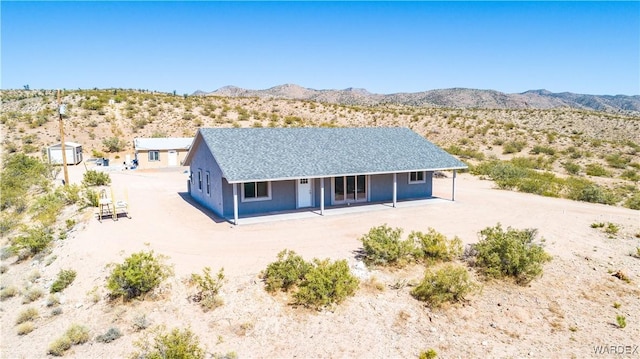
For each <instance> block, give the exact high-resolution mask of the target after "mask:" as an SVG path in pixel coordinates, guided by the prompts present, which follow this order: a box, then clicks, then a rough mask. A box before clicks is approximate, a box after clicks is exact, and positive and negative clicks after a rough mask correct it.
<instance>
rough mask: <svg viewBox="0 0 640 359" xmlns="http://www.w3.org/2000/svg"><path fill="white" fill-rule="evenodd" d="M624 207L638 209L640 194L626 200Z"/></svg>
mask: <svg viewBox="0 0 640 359" xmlns="http://www.w3.org/2000/svg"><path fill="white" fill-rule="evenodd" d="M624 206H625V207H627V208H631V209H640V192H637V193H634V194H633V195H632V196H631V197H629V198H627V200H626V201H625V202H624Z"/></svg>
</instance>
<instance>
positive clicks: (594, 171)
mask: <svg viewBox="0 0 640 359" xmlns="http://www.w3.org/2000/svg"><path fill="white" fill-rule="evenodd" d="M585 173H586V174H587V175H588V176H596V177H606V176H609V172H608V171H607V170H606V169H605V168H604V167H602V166H600V165H599V164H597V163H589V164H588V165H586V166H585Z"/></svg>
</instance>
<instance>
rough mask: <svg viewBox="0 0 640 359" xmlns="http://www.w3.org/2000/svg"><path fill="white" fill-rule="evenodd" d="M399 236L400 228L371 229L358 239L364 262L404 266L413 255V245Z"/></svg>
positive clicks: (381, 227)
mask: <svg viewBox="0 0 640 359" xmlns="http://www.w3.org/2000/svg"><path fill="white" fill-rule="evenodd" d="M401 235H402V229H401V228H395V229H392V228H390V227H388V226H387V225H386V224H384V225H382V226H378V227H373V228H371V229H370V230H369V233H367V234H365V235H364V236H362V237H361V238H360V241H362V245H363V258H364V261H365V262H366V263H367V264H370V265H383V266H384V265H397V266H402V265H405V264H406V263H407V262H409V261H410V260H411V257H412V256H413V254H414V253H415V245H414V242H413V241H410V240H404V241H403V240H402V239H401V238H400V237H401Z"/></svg>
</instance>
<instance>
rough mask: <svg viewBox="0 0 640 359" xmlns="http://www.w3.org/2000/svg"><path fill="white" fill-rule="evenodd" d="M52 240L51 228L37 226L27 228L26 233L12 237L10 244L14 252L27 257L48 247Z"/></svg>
mask: <svg viewBox="0 0 640 359" xmlns="http://www.w3.org/2000/svg"><path fill="white" fill-rule="evenodd" d="M52 241H53V232H52V231H51V229H50V228H47V227H44V226H38V227H33V228H29V229H27V230H26V233H24V234H23V235H21V236H18V237H16V238H14V239H13V241H12V243H11V246H12V249H13V250H14V252H15V253H18V254H19V255H20V256H21V257H25V258H28V257H30V256H33V255H36V254H38V253H40V252H42V251H44V250H45V249H47V248H49V245H50V244H51V242H52Z"/></svg>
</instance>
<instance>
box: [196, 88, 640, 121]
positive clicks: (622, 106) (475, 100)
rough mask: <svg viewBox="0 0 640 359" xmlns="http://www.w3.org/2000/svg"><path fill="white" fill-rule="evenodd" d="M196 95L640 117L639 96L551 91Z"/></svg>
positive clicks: (272, 90)
mask: <svg viewBox="0 0 640 359" xmlns="http://www.w3.org/2000/svg"><path fill="white" fill-rule="evenodd" d="M193 95H201V96H204V95H213V96H225V97H260V98H278V99H292V100H310V101H318V102H325V103H336V104H342V105H358V106H373V105H381V104H396V105H410V106H434V107H445V108H484V109H504V108H510V109H551V108H575V109H583V110H595V111H605V112H614V113H627V114H633V113H640V96H638V95H634V96H627V95H614V96H612V95H586V94H576V93H571V92H562V93H553V92H549V91H547V90H530V91H526V92H522V93H512V94H508V93H503V92H499V91H494V90H477V89H466V88H451V89H441V90H429V91H422V92H413V93H395V94H375V93H371V92H369V91H367V90H365V89H360V88H347V89H344V90H314V89H310V88H305V87H302V86H299V85H295V84H285V85H279V86H275V87H271V88H269V89H265V90H251V89H243V88H240V87H235V86H225V87H222V88H219V89H217V90H215V91H213V92H204V91H196V92H195V93H193Z"/></svg>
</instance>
